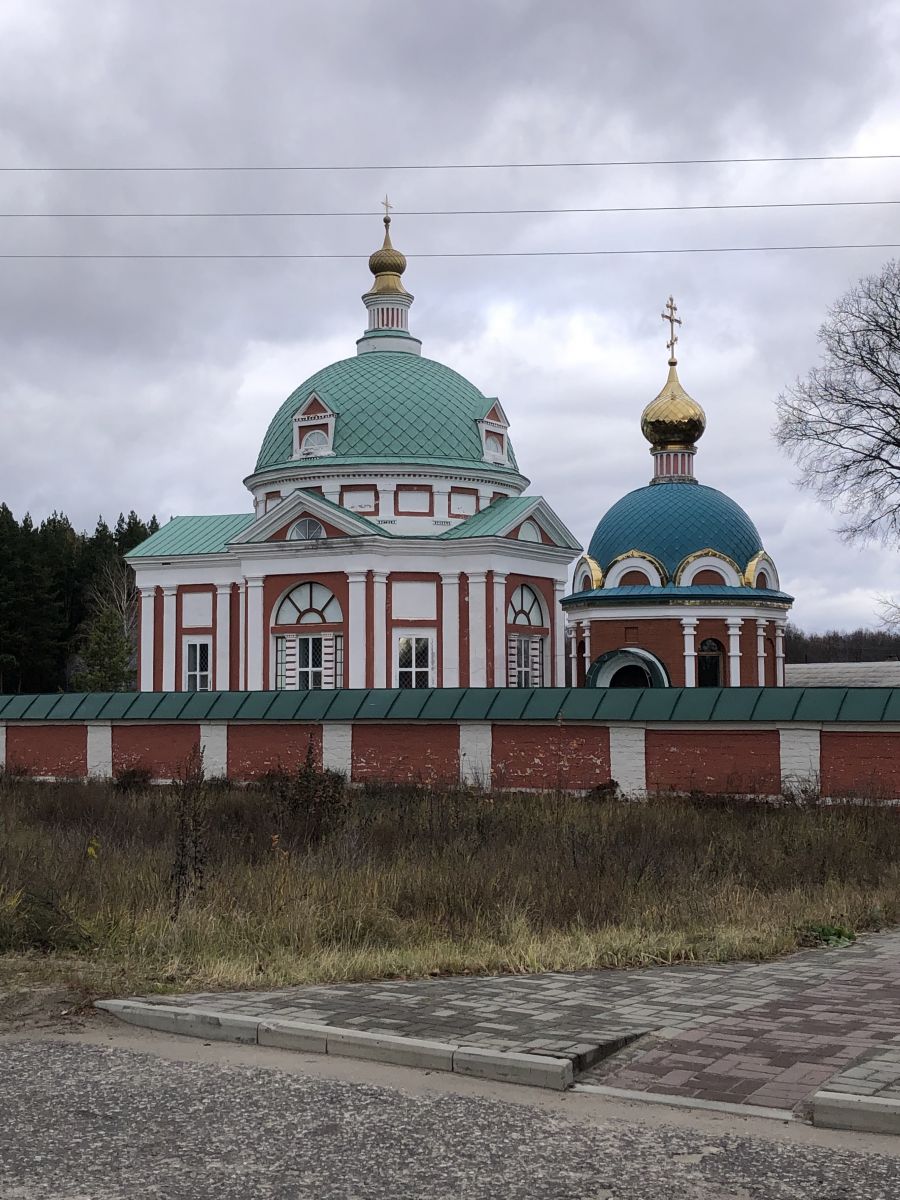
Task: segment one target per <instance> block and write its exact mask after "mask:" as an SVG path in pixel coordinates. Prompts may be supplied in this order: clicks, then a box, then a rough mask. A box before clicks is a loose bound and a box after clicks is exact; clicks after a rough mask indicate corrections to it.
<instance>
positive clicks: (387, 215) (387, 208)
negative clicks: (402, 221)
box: [381, 192, 394, 224]
mask: <svg viewBox="0 0 900 1200" xmlns="http://www.w3.org/2000/svg"><path fill="white" fill-rule="evenodd" d="M381 207H382V208H383V209H384V219H385V221H386V222H387V223H388V224H389V223H390V220H391V209H392V208H393V207H394V206H393V204H391V202H390V200H388V198H387V192H385V194H384V199H383V200H382V201H381Z"/></svg>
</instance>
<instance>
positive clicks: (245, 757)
mask: <svg viewBox="0 0 900 1200" xmlns="http://www.w3.org/2000/svg"><path fill="white" fill-rule="evenodd" d="M310 738H312V745H313V754H314V756H315V761H316V766H321V763H322V727H321V725H303V724H294V723H293V722H290V723H289V722H285V723H284V724H277V723H275V722H274V721H273V722H271V723H266V724H264V725H231V726H229V728H228V777H229V779H237V780H241V781H246V780H249V779H258V778H259V776H260V775H265V774H266V773H267V772H269V771H295V770H296V769H297V767H299V766H301V765H302V764H303V763H304V762H306V752H307V747H308V746H309V741H310Z"/></svg>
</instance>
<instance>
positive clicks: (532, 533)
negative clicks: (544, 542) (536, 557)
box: [518, 521, 541, 542]
mask: <svg viewBox="0 0 900 1200" xmlns="http://www.w3.org/2000/svg"><path fill="white" fill-rule="evenodd" d="M518 538H519V541H520V542H539V541H541V531H540V529H539V528H538V527H537V525H536V524H535V523H534V521H523V522H522V524H521V525H520V526H519V533H518Z"/></svg>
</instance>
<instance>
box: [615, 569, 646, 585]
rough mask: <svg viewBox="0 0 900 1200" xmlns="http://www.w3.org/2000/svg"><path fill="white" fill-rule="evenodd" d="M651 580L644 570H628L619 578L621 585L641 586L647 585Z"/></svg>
mask: <svg viewBox="0 0 900 1200" xmlns="http://www.w3.org/2000/svg"><path fill="white" fill-rule="evenodd" d="M649 582H650V580H649V579H648V578H647V575H646V573H645V572H644V571H626V572H625V574H624V575H623V576H622V578H621V579H620V580H619V583H618V585H617V586H619V587H635V586H637V587H640V586H646V585H647V584H648V583H649Z"/></svg>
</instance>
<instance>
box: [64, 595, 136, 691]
mask: <svg viewBox="0 0 900 1200" xmlns="http://www.w3.org/2000/svg"><path fill="white" fill-rule="evenodd" d="M132 657H133V649H132V645H131V642H130V641H129V639H128V638H127V637H126V635H125V633H124V631H123V629H122V622H121V619H120V617H119V615H118V613H117V612H116V611H115V609H114V608H113V607H112V606H111V605H110V606H108V607H106V608H102V609H101V610H100V611H99V612H98V613H96V615H95V616H93V617H92V618H91V619H90V621H89V622H88V625H87V628H86V634H85V639H84V643H83V646H82V649H81V655H80V659H81V666H80V669H79V671H78V673H77V674H76V675H75V678H74V680H73V683H74V685H75V688H76V690H77V691H81V692H125V691H128V690H130V689H131V688H133V687H134V670H133V667H132Z"/></svg>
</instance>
